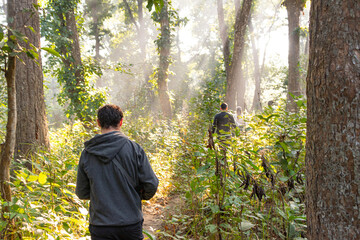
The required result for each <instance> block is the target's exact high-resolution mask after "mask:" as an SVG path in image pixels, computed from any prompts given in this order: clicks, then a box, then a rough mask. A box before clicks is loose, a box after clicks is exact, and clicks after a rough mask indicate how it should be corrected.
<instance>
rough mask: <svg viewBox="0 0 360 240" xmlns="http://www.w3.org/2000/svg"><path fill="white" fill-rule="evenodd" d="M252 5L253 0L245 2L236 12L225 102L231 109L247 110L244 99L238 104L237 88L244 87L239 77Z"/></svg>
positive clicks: (239, 100) (245, 0)
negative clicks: (237, 107)
mask: <svg viewBox="0 0 360 240" xmlns="http://www.w3.org/2000/svg"><path fill="white" fill-rule="evenodd" d="M252 3H253V0H244V1H243V2H242V6H241V8H239V10H238V11H237V12H236V19H235V25H234V31H235V33H234V49H233V54H232V59H231V65H230V72H229V74H228V75H227V76H226V80H227V87H226V98H225V100H226V102H227V103H228V104H229V108H230V109H235V108H236V105H240V106H241V107H242V108H243V109H245V100H244V99H238V101H237V102H238V104H236V92H237V91H238V89H237V86H239V85H242V84H241V81H244V79H239V76H241V71H242V64H241V61H242V58H243V53H244V46H245V34H246V28H247V26H248V23H249V19H250V13H251V5H252Z"/></svg>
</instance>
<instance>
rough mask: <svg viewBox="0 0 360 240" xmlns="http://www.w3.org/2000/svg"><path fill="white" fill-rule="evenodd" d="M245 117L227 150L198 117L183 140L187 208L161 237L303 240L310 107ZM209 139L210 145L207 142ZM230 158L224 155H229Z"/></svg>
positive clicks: (180, 169)
mask: <svg viewBox="0 0 360 240" xmlns="http://www.w3.org/2000/svg"><path fill="white" fill-rule="evenodd" d="M297 104H298V106H299V108H300V111H299V113H288V112H286V111H285V110H284V105H281V106H279V107H276V108H271V107H270V108H267V109H266V110H265V111H264V112H263V113H262V114H258V115H246V116H243V118H244V120H245V122H246V126H245V127H244V128H243V129H241V130H240V129H238V130H237V133H236V135H235V136H234V137H233V138H232V142H231V144H230V146H228V147H227V149H226V153H224V152H223V151H221V148H219V143H218V142H217V140H216V136H215V143H214V144H212V143H211V140H212V139H214V137H213V136H209V135H208V134H206V132H207V131H206V124H205V121H204V120H201V116H196V115H195V116H194V119H193V121H192V124H193V125H191V124H190V126H189V127H188V128H189V129H199V130H201V131H200V132H199V131H189V134H188V135H186V136H184V139H183V142H184V144H182V153H183V155H182V156H181V160H179V161H178V165H177V167H176V173H177V177H178V178H179V179H180V180H179V181H178V184H177V188H178V190H180V189H181V192H182V194H181V195H180V196H183V199H184V202H185V207H183V208H182V209H181V210H178V211H177V212H176V214H175V213H173V214H172V215H171V216H169V218H168V220H167V221H166V224H165V230H164V231H163V232H161V233H160V234H159V238H160V239H304V237H305V233H306V218H305V210H304V209H305V205H304V191H305V189H304V187H305V186H304V182H305V177H304V157H305V123H306V117H305V103H304V101H303V100H301V99H298V100H297ZM209 140H210V144H209ZM225 155H226V157H225Z"/></svg>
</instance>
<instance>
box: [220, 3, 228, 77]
mask: <svg viewBox="0 0 360 240" xmlns="http://www.w3.org/2000/svg"><path fill="white" fill-rule="evenodd" d="M217 12H218V21H219V28H220V37H221V42H222V47H223V56H224V66H225V72H226V76H229V75H230V64H231V59H230V39H229V37H228V27H227V25H226V23H225V18H224V7H223V1H222V0H217Z"/></svg>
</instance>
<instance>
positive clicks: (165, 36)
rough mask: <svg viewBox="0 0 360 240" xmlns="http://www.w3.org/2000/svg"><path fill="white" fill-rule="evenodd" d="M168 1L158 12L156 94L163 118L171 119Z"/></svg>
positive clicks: (165, 1)
mask: <svg viewBox="0 0 360 240" xmlns="http://www.w3.org/2000/svg"><path fill="white" fill-rule="evenodd" d="M168 5H169V3H168V0H164V6H163V7H162V9H161V12H160V16H159V17H160V19H159V20H160V31H161V33H160V38H159V39H158V41H157V45H158V51H159V53H160V59H159V69H158V79H157V84H158V92H159V101H160V106H161V110H162V112H163V114H164V116H165V117H167V118H171V117H172V109H171V104H170V97H169V92H168V76H169V73H168V71H169V63H170V48H171V33H170V31H171V29H170V19H169V11H168V7H169V6H168Z"/></svg>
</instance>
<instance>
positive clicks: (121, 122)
mask: <svg viewBox="0 0 360 240" xmlns="http://www.w3.org/2000/svg"><path fill="white" fill-rule="evenodd" d="M123 120H124V118H122V119H121V120H120V123H119V127H121V126H122V124H123Z"/></svg>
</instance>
